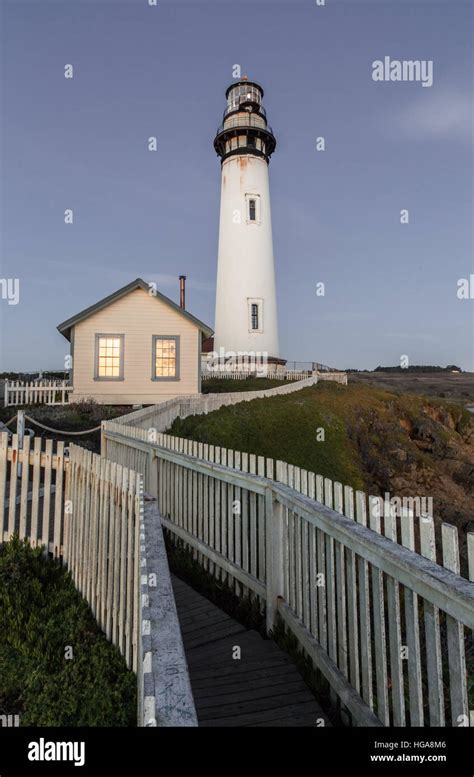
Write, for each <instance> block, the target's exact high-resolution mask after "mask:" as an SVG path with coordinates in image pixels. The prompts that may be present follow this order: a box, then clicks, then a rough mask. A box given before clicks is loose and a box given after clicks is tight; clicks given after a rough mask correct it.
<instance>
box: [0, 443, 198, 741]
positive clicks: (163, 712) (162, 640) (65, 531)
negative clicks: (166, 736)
mask: <svg viewBox="0 0 474 777" xmlns="http://www.w3.org/2000/svg"><path fill="white" fill-rule="evenodd" d="M0 505H2V506H3V510H2V512H1V516H2V520H1V523H0V544H1V543H2V542H7V541H8V540H9V539H10V538H11V537H12V536H13V535H14V534H17V535H18V536H19V537H20V538H21V539H25V538H26V539H28V540H29V541H30V543H31V545H32V546H33V547H37V546H44V547H45V549H47V550H48V551H49V552H50V553H51V554H52V555H53V556H54V558H56V559H60V560H61V561H62V563H64V564H65V565H66V566H67V567H68V569H69V570H70V572H71V575H72V579H73V581H74V583H75V585H76V588H77V589H78V591H79V592H80V593H81V594H82V596H84V598H85V599H86V600H87V602H88V603H89V605H90V608H91V611H92V613H93V615H94V617H95V619H96V621H97V623H98V624H99V626H100V628H101V629H102V630H103V631H104V633H105V634H106V636H107V638H108V639H109V640H110V641H111V642H112V644H114V645H116V646H117V648H118V649H119V650H120V652H121V654H122V655H123V657H124V658H125V660H126V662H127V666H128V667H129V668H130V669H133V671H134V672H135V673H136V674H137V682H138V701H139V704H138V724H139V725H140V726H144V725H147V726H150V725H152V726H156V725H160V726H170V725H186V726H189V725H197V720H196V713H195V709H194V701H193V698H192V693H191V686H190V682H189V676H188V670H187V665H186V659H185V655H184V648H183V646H182V642H181V636H180V630H179V623H178V618H177V613H176V608H175V606H174V603H173V602H171V604H170V602H169V591H170V590H171V579H170V576H169V570H168V567H167V563H166V555H165V549H164V543H163V537H162V531H161V526H160V522H159V516H158V513H157V509H156V505H154V504H153V503H150V504H148V507H147V510H144V495H143V478H142V476H141V475H140V474H137V473H136V472H135V471H134V470H132V469H129V468H128V467H123V466H121V465H120V464H116V463H114V462H111V461H109V460H106V459H104V458H102V457H100V456H98V455H97V454H94V453H92V452H91V451H88V450H85V449H84V448H81V447H79V446H76V445H70V446H69V447H68V448H67V449H65V448H64V443H62V442H57V443H53V441H52V440H46V441H45V442H44V445H43V441H42V440H41V438H35V440H34V445H33V446H32V447H30V438H29V437H25V439H24V441H23V448H22V449H19V446H18V436H17V435H13V439H12V441H11V445H9V442H8V435H7V434H5V433H2V434H0ZM145 513H147V514H148V516H146V515H145ZM160 548H161V551H160ZM157 549H158V556H157ZM163 557H164V559H165V561H163ZM152 577H154V578H155V581H154V583H152V584H150V579H151V578H152ZM152 607H153V612H157V611H158V612H159V613H160V618H159V621H157V618H156V616H154V615H153V612H152V610H151V608H152ZM170 634H174V635H175V639H174V643H175V644H174V651H173V652H172V653H170V651H169V645H168V640H169V637H170ZM155 663H156V664H157V665H158V666H159V667H160V671H162V672H163V674H157V673H156V671H155V669H154V665H155Z"/></svg>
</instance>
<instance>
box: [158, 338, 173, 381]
mask: <svg viewBox="0 0 474 777" xmlns="http://www.w3.org/2000/svg"><path fill="white" fill-rule="evenodd" d="M152 378H153V380H179V337H178V336H172V337H165V336H161V335H155V336H154V337H153V374H152Z"/></svg>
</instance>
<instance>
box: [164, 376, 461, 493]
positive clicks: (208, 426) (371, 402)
mask: <svg viewBox="0 0 474 777" xmlns="http://www.w3.org/2000/svg"><path fill="white" fill-rule="evenodd" d="M242 382H243V381H242ZM432 418H434V419H435V420H433V421H432ZM472 422H473V419H472V418H471V417H470V414H469V413H468V412H467V411H465V410H463V409H462V408H460V407H459V406H458V405H455V404H453V403H450V402H447V401H445V400H440V399H432V398H427V397H418V396H414V395H403V394H396V393H394V392H389V391H385V390H383V389H378V388H374V387H372V386H367V385H363V384H360V383H357V384H352V385H351V384H350V385H348V386H340V385H338V384H334V383H329V382H328V383H324V382H321V383H319V384H318V385H316V386H310V387H308V388H305V389H302V390H301V391H298V392H294V393H291V394H286V395H282V396H275V397H269V398H265V399H255V400H252V401H251V402H241V403H239V404H236V405H228V406H225V407H222V408H221V409H220V410H216V411H214V412H212V413H209V414H208V415H196V416H189V417H188V418H185V419H179V418H178V419H176V421H174V423H173V425H172V427H171V429H170V430H169V432H170V433H171V434H174V435H177V436H179V437H186V438H189V439H193V440H197V441H200V442H204V443H209V444H212V445H219V446H222V447H224V448H230V449H233V450H237V451H246V452H248V453H254V454H257V455H263V456H268V457H270V458H273V459H280V460H282V461H286V462H288V463H289V464H294V465H295V466H298V467H302V468H303V469H307V470H309V471H310V472H316V473H318V474H320V475H323V476H324V477H329V478H331V479H332V480H336V481H340V482H341V483H343V484H345V485H350V486H352V487H353V488H356V489H361V490H370V489H372V488H374V489H378V490H380V489H387V488H389V486H390V480H391V477H392V476H393V471H394V470H393V467H394V466H396V467H399V468H402V467H403V468H406V469H408V468H410V467H415V468H416V467H421V466H423V463H424V462H427V461H428V459H429V457H428V456H427V454H425V453H424V451H422V450H420V447H419V446H417V445H416V444H415V442H414V441H413V439H412V437H411V436H410V434H412V436H416V433H417V432H416V430H417V429H418V428H422V426H423V425H425V426H426V427H428V426H429V428H430V433H432V434H434V435H435V436H436V439H437V444H439V446H440V448H443V447H445V446H446V443H447V442H448V441H449V438H451V437H457V438H458V437H459V435H460V434H462V433H463V432H464V430H465V429H466V427H467V425H469V424H472ZM413 429H415V433H414V434H413ZM318 430H324V440H318ZM319 435H321V433H320V432H319ZM400 456H402V457H403V463H402V464H399V463H398V459H397V457H400ZM394 462H395V464H394ZM374 493H377V491H374Z"/></svg>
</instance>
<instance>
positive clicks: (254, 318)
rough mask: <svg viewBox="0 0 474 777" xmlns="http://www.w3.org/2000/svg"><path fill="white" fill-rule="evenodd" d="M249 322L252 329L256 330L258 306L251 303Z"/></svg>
mask: <svg viewBox="0 0 474 777" xmlns="http://www.w3.org/2000/svg"><path fill="white" fill-rule="evenodd" d="M251 322H252V329H258V304H257V303H256V302H252V305H251Z"/></svg>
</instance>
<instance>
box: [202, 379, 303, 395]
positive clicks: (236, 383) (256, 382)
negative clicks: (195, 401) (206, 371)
mask: <svg viewBox="0 0 474 777" xmlns="http://www.w3.org/2000/svg"><path fill="white" fill-rule="evenodd" d="M286 383H294V381H292V380H276V379H273V378H245V379H244V380H234V379H233V378H209V380H203V381H202V383H201V390H202V393H203V394H222V393H226V392H234V391H264V390H265V389H271V388H276V387H277V386H284V385H285V384H286Z"/></svg>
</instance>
